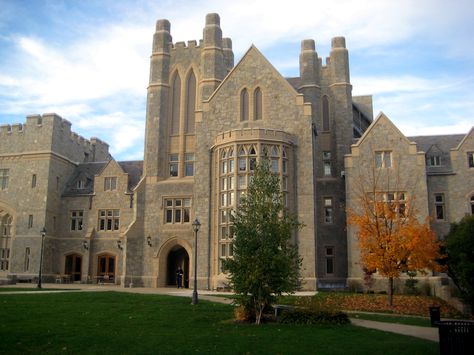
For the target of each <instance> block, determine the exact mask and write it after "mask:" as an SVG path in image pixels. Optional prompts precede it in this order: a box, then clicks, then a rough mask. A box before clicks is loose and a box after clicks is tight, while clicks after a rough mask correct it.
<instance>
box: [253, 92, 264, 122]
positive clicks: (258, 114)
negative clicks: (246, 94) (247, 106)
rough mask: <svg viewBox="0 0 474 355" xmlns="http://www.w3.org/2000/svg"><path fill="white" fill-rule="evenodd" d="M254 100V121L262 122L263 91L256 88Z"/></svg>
mask: <svg viewBox="0 0 474 355" xmlns="http://www.w3.org/2000/svg"><path fill="white" fill-rule="evenodd" d="M253 100H254V115H253V117H254V119H255V120H261V119H262V90H260V88H256V89H255V91H254V94H253Z"/></svg>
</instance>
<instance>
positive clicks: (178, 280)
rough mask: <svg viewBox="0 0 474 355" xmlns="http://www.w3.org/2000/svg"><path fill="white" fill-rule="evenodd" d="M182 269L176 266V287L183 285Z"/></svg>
mask: <svg viewBox="0 0 474 355" xmlns="http://www.w3.org/2000/svg"><path fill="white" fill-rule="evenodd" d="M183 274H184V272H183V269H181V266H178V270H176V285H177V286H178V288H180V287H183V284H182V282H183Z"/></svg>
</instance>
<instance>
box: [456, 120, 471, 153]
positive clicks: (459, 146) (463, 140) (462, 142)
mask: <svg viewBox="0 0 474 355" xmlns="http://www.w3.org/2000/svg"><path fill="white" fill-rule="evenodd" d="M470 135H474V126H473V127H472V128H471V130H470V131H469V132H468V133H467V134H466V135H465V136H464V138H463V139H462V140H461V142H459V144H458V146H457V147H456V149H457V150H458V149H460V148H461V147H462V145H463V144H464V142H465V141H466V139H467V137H469V136H470Z"/></svg>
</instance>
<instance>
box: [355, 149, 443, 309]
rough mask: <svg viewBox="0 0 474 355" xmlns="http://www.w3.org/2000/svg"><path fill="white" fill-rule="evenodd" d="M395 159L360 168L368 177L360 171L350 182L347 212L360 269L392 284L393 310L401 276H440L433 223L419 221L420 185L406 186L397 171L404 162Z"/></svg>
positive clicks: (383, 157) (375, 157)
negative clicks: (417, 190) (431, 273)
mask: <svg viewBox="0 0 474 355" xmlns="http://www.w3.org/2000/svg"><path fill="white" fill-rule="evenodd" d="M392 158H393V157H391V156H390V157H386V156H382V157H380V156H379V157H377V155H375V156H374V155H372V157H371V159H372V162H371V164H365V165H364V164H361V166H362V167H363V168H365V169H366V170H367V171H365V172H361V171H359V174H358V175H357V176H356V177H355V178H354V179H353V181H352V184H353V186H352V188H353V189H354V190H355V192H354V195H355V198H353V199H354V201H353V202H352V206H354V208H352V209H349V210H348V223H349V224H350V225H352V226H353V227H355V230H356V235H357V240H358V249H359V252H360V263H361V266H362V267H363V268H364V270H366V271H367V272H372V273H373V272H377V273H378V274H379V275H381V276H382V277H385V278H387V279H388V301H389V304H390V305H392V304H393V290H394V279H397V278H399V277H400V276H401V274H402V273H407V272H410V271H418V272H420V273H422V274H423V273H426V271H427V270H428V269H431V270H440V266H439V265H438V264H437V262H436V260H438V259H439V258H440V251H439V250H440V244H439V242H438V241H437V238H436V235H435V233H434V232H433V231H432V230H431V228H430V225H429V220H428V219H426V220H425V221H420V216H419V214H418V211H417V209H416V203H415V202H416V200H415V195H414V192H413V191H415V188H414V186H415V185H416V181H402V179H401V177H400V176H399V175H398V171H397V168H398V167H400V166H401V165H402V162H401V161H398V162H396V164H395V162H393V161H392V160H388V159H392ZM377 159H378V160H377ZM383 159H387V161H383ZM384 164H385V167H386V168H385V169H384V168H383V167H384ZM381 167H382V168H381ZM414 178H417V177H416V176H415V177H414Z"/></svg>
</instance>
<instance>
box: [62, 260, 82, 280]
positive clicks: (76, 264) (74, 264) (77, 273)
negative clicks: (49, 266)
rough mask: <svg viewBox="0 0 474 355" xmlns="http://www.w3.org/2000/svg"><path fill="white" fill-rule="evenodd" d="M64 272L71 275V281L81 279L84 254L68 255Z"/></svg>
mask: <svg viewBox="0 0 474 355" xmlns="http://www.w3.org/2000/svg"><path fill="white" fill-rule="evenodd" d="M64 274H65V275H69V276H70V278H71V281H81V275H82V256H81V255H79V254H70V255H66V263H65V267H64Z"/></svg>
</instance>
